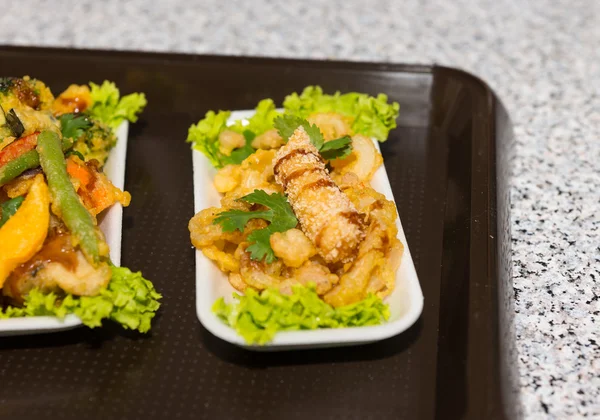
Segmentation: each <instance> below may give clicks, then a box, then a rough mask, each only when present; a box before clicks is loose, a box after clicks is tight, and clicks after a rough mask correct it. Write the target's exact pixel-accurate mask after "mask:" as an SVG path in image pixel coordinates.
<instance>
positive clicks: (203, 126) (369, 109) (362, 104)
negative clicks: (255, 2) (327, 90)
mask: <svg viewBox="0 0 600 420" xmlns="http://www.w3.org/2000/svg"><path fill="white" fill-rule="evenodd" d="M283 107H284V110H283V112H280V111H278V110H277V108H276V107H275V102H273V100H272V99H263V100H262V101H260V102H259V103H258V105H257V106H256V109H255V111H256V112H255V114H254V115H253V116H252V117H251V118H250V119H249V120H248V121H242V120H238V121H234V122H233V124H231V125H229V126H228V125H227V120H228V118H229V117H230V115H231V112H230V111H219V112H214V111H209V112H207V113H206V115H205V117H204V118H203V119H202V120H200V121H199V122H198V124H195V125H192V126H191V127H190V129H189V131H188V137H187V142H188V143H192V145H193V148H194V149H196V150H198V151H200V152H202V153H203V154H204V155H205V156H206V157H207V158H208V159H209V160H210V163H211V164H212V165H213V166H214V167H216V168H222V167H223V166H225V165H228V164H239V163H241V161H242V160H243V159H241V158H242V157H244V158H245V157H247V156H248V155H249V154H250V152H252V149H251V148H250V146H249V142H247V144H246V146H244V147H243V150H238V149H235V150H234V151H233V152H232V156H233V158H230V157H229V156H226V155H224V154H222V153H221V152H220V151H219V135H220V134H221V133H222V132H223V131H224V130H226V129H227V130H232V131H235V132H237V133H240V134H241V133H244V136H245V137H246V139H248V138H249V136H250V137H252V138H254V137H255V136H259V135H261V134H263V133H265V132H266V131H268V130H271V129H273V128H274V126H275V125H276V124H275V122H276V121H277V120H280V118H278V117H282V116H284V117H296V118H297V119H298V120H305V119H306V118H308V117H309V116H310V115H311V114H314V113H320V112H335V113H339V114H341V115H344V116H345V117H349V118H351V119H352V125H351V129H352V131H353V132H354V133H356V134H363V135H365V136H368V137H373V138H375V139H377V140H379V141H382V142H383V141H385V140H387V138H388V135H389V132H390V130H392V129H394V128H396V118H397V117H398V114H399V110H400V105H399V104H398V103H397V102H392V103H389V102H388V97H387V95H385V94H382V93H381V94H379V95H377V96H376V97H374V96H369V95H367V94H364V93H357V92H350V93H345V94H341V93H340V92H336V93H334V94H333V95H327V94H324V93H323V89H321V87H320V86H307V87H306V88H305V89H304V90H303V91H302V93H301V94H300V95H298V94H297V93H292V94H291V95H288V96H286V97H285V100H284V102H283ZM295 128H297V125H296V126H295V127H294V129H295ZM283 137H284V138H285V136H283ZM349 144H350V138H349V137H343V138H340V139H336V141H335V142H331V141H330V142H327V144H326V147H325V149H324V150H321V154H322V155H323V157H324V158H325V159H326V160H331V159H339V158H343V157H345V156H347V155H348V154H349V153H350V147H349ZM317 148H318V147H317ZM240 149H242V148H240ZM236 152H237V153H236Z"/></svg>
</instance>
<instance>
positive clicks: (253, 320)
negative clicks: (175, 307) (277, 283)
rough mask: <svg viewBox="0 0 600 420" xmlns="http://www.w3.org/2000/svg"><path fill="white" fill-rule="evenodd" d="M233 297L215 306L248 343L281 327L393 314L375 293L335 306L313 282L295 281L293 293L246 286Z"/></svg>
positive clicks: (368, 320)
mask: <svg viewBox="0 0 600 420" xmlns="http://www.w3.org/2000/svg"><path fill="white" fill-rule="evenodd" d="M233 297H234V299H235V300H234V302H233V303H231V304H227V303H225V300H224V299H223V298H220V299H218V300H217V301H216V302H215V304H214V305H213V308H212V309H213V312H214V313H215V314H216V315H217V316H218V317H219V318H220V319H221V320H222V321H223V322H224V323H225V324H227V325H229V326H230V327H232V328H233V329H235V331H236V332H237V333H238V334H240V335H241V336H242V337H243V338H244V340H246V342H247V343H248V344H258V345H263V344H266V343H268V342H270V341H271V340H272V339H273V337H274V336H275V334H276V333H277V332H278V331H293V330H314V329H320V328H346V327H362V326H368V325H378V324H381V323H383V322H384V321H387V320H388V319H389V317H390V311H389V307H388V305H387V304H384V303H383V301H382V300H381V299H380V298H378V297H376V296H374V295H372V294H371V295H369V296H367V297H366V298H365V299H363V300H362V301H360V302H357V303H354V304H351V305H347V306H342V307H339V308H334V307H332V306H330V305H328V304H327V303H325V302H324V301H323V300H321V298H320V297H319V295H318V294H317V292H316V290H315V287H314V285H309V286H302V285H300V284H296V285H293V286H292V294H291V295H287V294H282V293H281V292H279V291H278V290H276V289H267V290H263V291H262V292H260V293H258V292H257V291H255V290H254V289H247V290H246V291H245V295H239V294H237V293H235V294H234V295H233Z"/></svg>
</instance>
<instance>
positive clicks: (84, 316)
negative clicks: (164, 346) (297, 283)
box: [0, 76, 161, 332]
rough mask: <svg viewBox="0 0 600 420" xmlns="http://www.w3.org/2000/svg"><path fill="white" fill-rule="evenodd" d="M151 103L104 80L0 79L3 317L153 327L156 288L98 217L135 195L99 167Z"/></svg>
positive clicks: (142, 329)
mask: <svg viewBox="0 0 600 420" xmlns="http://www.w3.org/2000/svg"><path fill="white" fill-rule="evenodd" d="M145 105H146V99H145V97H144V95H143V94H137V93H134V94H130V95H126V96H123V97H121V96H120V92H119V90H118V89H117V87H116V86H115V84H114V83H111V82H108V81H105V82H104V83H103V84H102V85H96V84H94V83H90V85H89V86H87V85H71V86H69V87H68V88H67V89H66V90H65V91H64V92H63V93H61V94H60V95H59V96H58V97H56V98H55V97H54V96H53V94H52V92H51V91H50V89H49V88H48V87H47V86H46V85H45V84H44V83H43V82H42V81H40V80H36V79H31V78H29V77H27V76H26V77H23V78H15V77H10V78H1V79H0V135H1V137H0V290H1V296H2V297H1V298H0V299H1V300H0V303H1V304H2V306H0V319H2V318H14V317H33V316H44V315H48V316H57V317H59V318H63V317H64V316H66V315H67V314H75V315H77V316H78V317H79V318H80V319H81V321H82V323H83V324H85V325H87V326H89V327H97V326H100V325H101V323H102V320H104V319H110V320H113V321H116V322H117V323H119V324H121V325H122V326H123V327H125V328H129V329H134V330H138V331H140V332H147V331H148V330H149V329H150V327H151V320H152V318H153V317H154V315H155V312H156V311H157V310H158V308H159V306H160V304H159V303H158V300H159V299H160V298H161V296H160V294H159V293H157V292H156V290H155V289H154V286H153V285H152V283H151V282H150V281H148V280H146V279H144V278H143V277H142V275H141V273H136V272H131V271H130V270H129V269H127V268H125V267H117V266H115V265H114V264H113V262H112V261H111V259H110V254H109V253H110V249H109V246H108V244H107V243H106V240H105V237H104V234H103V232H102V231H101V230H100V228H99V226H98V219H99V218H100V217H102V214H103V212H105V211H106V210H107V209H109V208H110V207H112V206H113V205H115V204H121V205H123V206H128V205H129V203H130V200H131V196H130V194H129V193H128V192H126V191H122V190H120V189H119V188H117V187H116V186H114V185H113V184H112V182H111V181H110V180H109V179H108V177H107V176H106V174H105V173H104V172H103V167H104V165H105V163H106V160H107V159H108V157H109V154H110V151H111V150H112V149H113V148H114V146H115V145H116V143H117V136H116V129H117V128H118V127H119V126H120V125H121V124H122V123H123V121H131V122H135V121H136V120H137V116H138V114H139V113H140V112H141V111H142V110H143V108H144V107H145ZM0 322H2V321H1V320H0Z"/></svg>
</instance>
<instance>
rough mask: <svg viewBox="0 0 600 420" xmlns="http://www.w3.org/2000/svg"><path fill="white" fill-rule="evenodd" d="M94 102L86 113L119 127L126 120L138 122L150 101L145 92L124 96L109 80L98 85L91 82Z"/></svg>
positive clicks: (109, 124)
mask: <svg viewBox="0 0 600 420" xmlns="http://www.w3.org/2000/svg"><path fill="white" fill-rule="evenodd" d="M90 87H91V91H90V95H91V98H92V103H91V105H90V106H89V108H88V109H87V110H86V113H87V114H88V115H89V116H90V117H92V118H93V119H95V120H98V121H100V122H102V123H104V124H106V125H108V126H109V127H111V128H112V129H115V130H116V129H117V128H118V127H119V125H121V123H122V122H123V121H125V120H128V121H130V122H136V121H137V119H138V115H139V114H140V113H141V112H142V111H143V110H144V108H145V107H146V105H147V103H148V101H147V100H146V96H145V95H144V94H143V93H132V94H130V95H126V96H123V97H122V98H121V94H120V92H119V89H118V88H117V86H116V85H115V84H114V83H113V82H109V81H107V80H105V81H104V83H102V85H101V86H98V85H97V84H95V83H91V82H90Z"/></svg>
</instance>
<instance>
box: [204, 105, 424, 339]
mask: <svg viewBox="0 0 600 420" xmlns="http://www.w3.org/2000/svg"><path fill="white" fill-rule="evenodd" d="M253 113H254V111H253V110H250V111H235V112H232V113H231V116H230V122H233V121H234V120H238V119H247V118H250V117H251V116H252V115H253ZM374 142H375V144H376V147H377V148H378V149H379V144H378V143H377V141H374ZM192 153H193V167H194V209H195V212H199V211H200V210H203V209H205V208H207V207H213V206H217V207H218V206H219V202H220V198H221V195H220V194H219V193H218V192H217V191H216V190H215V188H214V186H213V178H214V175H215V173H216V169H215V168H213V167H212V165H211V164H210V162H209V160H208V159H207V158H206V157H205V156H204V155H203V154H202V153H200V152H198V151H196V150H193V152H192ZM371 185H372V186H373V187H374V188H375V189H376V190H377V191H379V192H380V193H382V194H384V195H385V196H386V198H387V199H388V200H393V199H394V197H393V195H392V189H391V186H390V183H389V180H388V177H387V173H386V171H385V167H384V166H383V165H382V166H381V167H380V168H379V169H378V170H377V172H376V173H375V176H374V177H373V180H372V182H371ZM396 225H397V226H398V239H400V241H401V242H402V243H403V244H404V254H403V256H402V261H401V264H400V267H399V269H398V273H397V275H396V288H395V290H394V292H393V293H392V294H391V295H390V296H388V297H387V298H386V299H385V302H386V303H388V304H389V306H390V312H391V316H390V319H389V321H388V322H387V323H385V324H382V325H377V326H368V327H354V328H339V329H320V330H303V331H285V332H280V333H278V334H276V336H275V337H274V340H273V341H272V342H270V343H268V344H267V345H264V346H249V345H248V344H247V343H246V342H245V341H244V340H243V338H242V337H241V336H239V335H238V334H237V333H236V332H235V330H233V329H232V328H230V327H229V326H227V325H225V324H224V323H223V322H222V321H221V320H220V319H219V318H218V317H217V316H216V315H215V314H214V313H213V312H212V310H211V309H212V306H213V304H214V302H215V301H216V300H217V299H218V298H220V297H224V298H225V301H226V302H231V300H232V294H233V293H234V292H236V290H235V289H234V288H233V287H232V286H231V285H230V284H229V282H228V280H227V276H226V275H225V274H224V273H223V272H221V271H220V270H219V269H218V268H217V266H216V265H215V264H214V263H213V262H212V261H211V260H209V259H208V258H206V257H205V256H204V254H203V253H202V252H201V251H199V250H196V311H197V315H198V319H199V320H200V322H201V323H202V325H204V327H205V328H206V329H207V330H208V331H210V332H211V333H212V334H213V335H215V336H217V337H219V338H221V339H223V340H225V341H228V342H230V343H233V344H235V345H238V346H241V347H245V348H248V349H251V350H262V351H273V350H290V349H299V348H316V347H335V346H347V345H354V344H365V343H370V342H374V341H378V340H383V339H386V338H389V337H392V336H395V335H397V334H399V333H401V332H403V331H405V330H406V329H408V328H409V327H410V326H411V325H413V324H414V323H415V321H416V320H417V319H418V318H419V316H420V315H421V311H422V310H423V293H422V291H421V287H420V284H419V280H418V278H417V273H416V271H415V267H414V265H413V261H412V258H411V255H410V251H409V248H408V244H407V242H406V237H405V236H404V231H403V229H402V224H401V223H400V220H399V219H398V220H397V221H396Z"/></svg>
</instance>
